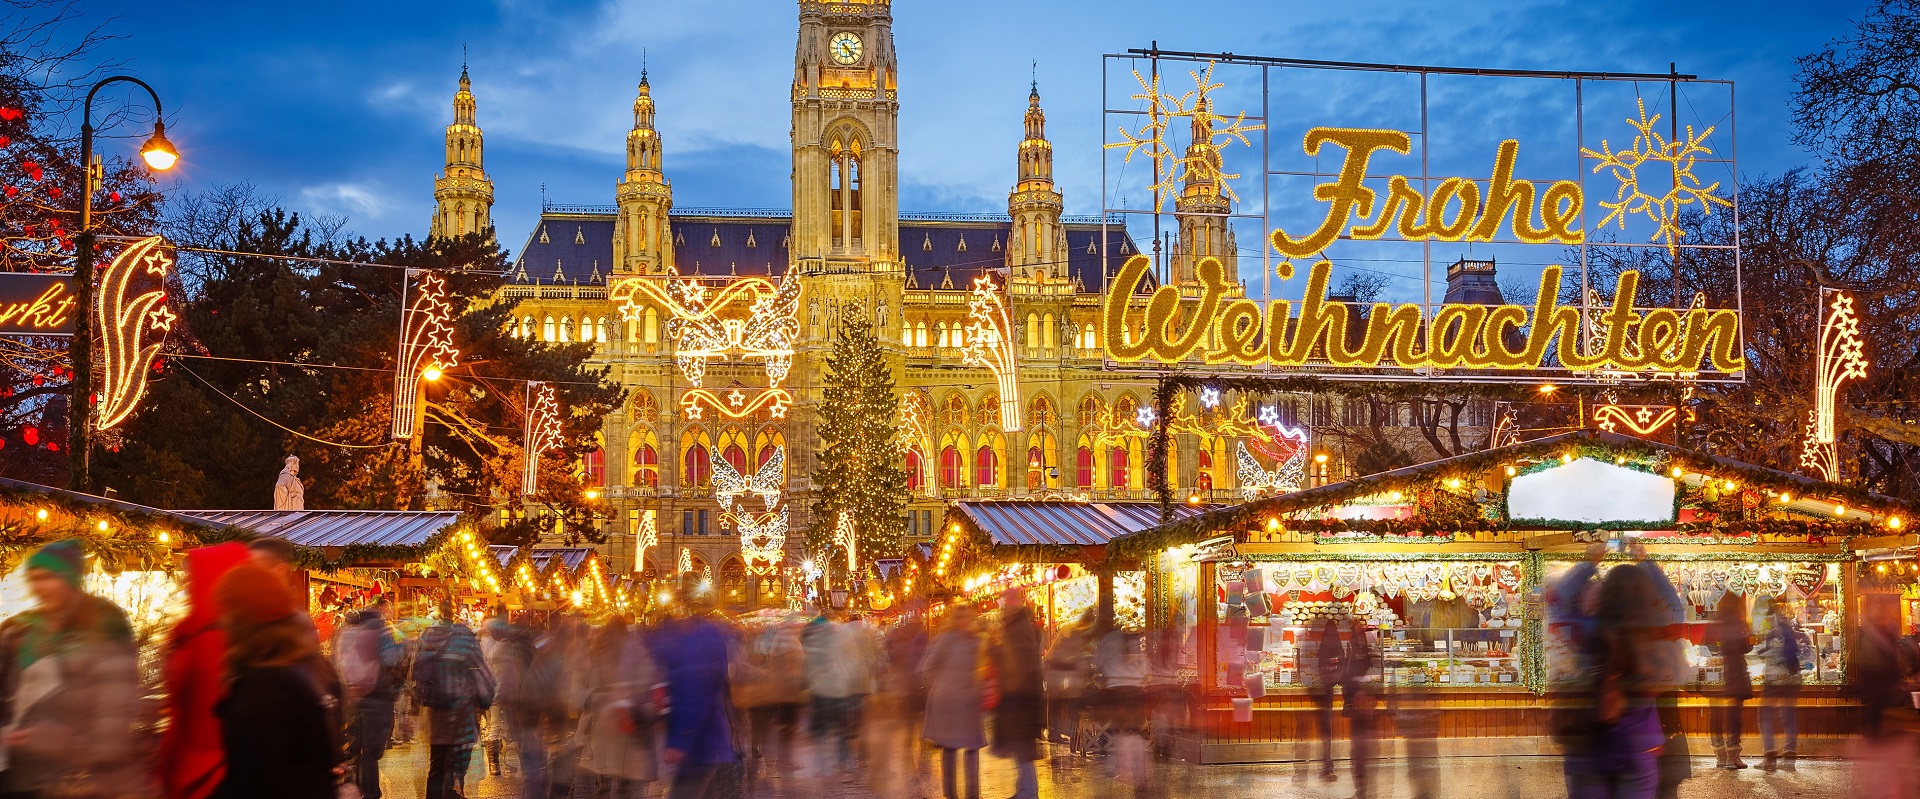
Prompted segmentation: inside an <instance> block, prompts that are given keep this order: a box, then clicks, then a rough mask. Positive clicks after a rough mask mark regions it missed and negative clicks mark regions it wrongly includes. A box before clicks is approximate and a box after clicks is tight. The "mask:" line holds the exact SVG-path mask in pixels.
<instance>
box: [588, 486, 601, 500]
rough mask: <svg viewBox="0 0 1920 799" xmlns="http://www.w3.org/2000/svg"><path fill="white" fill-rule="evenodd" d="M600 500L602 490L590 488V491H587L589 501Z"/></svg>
mask: <svg viewBox="0 0 1920 799" xmlns="http://www.w3.org/2000/svg"><path fill="white" fill-rule="evenodd" d="M599 498H600V490H599V489H597V488H589V489H587V499H589V500H595V499H599Z"/></svg>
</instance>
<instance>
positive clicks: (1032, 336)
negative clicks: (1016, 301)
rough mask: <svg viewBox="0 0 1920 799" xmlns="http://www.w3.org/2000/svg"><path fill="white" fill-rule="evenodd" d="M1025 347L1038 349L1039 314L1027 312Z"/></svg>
mask: <svg viewBox="0 0 1920 799" xmlns="http://www.w3.org/2000/svg"><path fill="white" fill-rule="evenodd" d="M1027 349H1030V350H1037V349H1040V315H1039V314H1036V313H1029V314H1027Z"/></svg>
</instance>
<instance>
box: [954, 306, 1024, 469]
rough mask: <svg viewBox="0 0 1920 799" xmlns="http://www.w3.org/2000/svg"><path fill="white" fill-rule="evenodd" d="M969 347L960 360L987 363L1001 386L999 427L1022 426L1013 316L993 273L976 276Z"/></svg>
mask: <svg viewBox="0 0 1920 799" xmlns="http://www.w3.org/2000/svg"><path fill="white" fill-rule="evenodd" d="M967 319H968V323H967V328H966V329H967V348H966V350H965V351H964V352H963V353H962V354H961V362H962V363H964V364H966V365H968V366H979V367H985V368H986V369H987V371H990V372H992V373H993V378H994V381H995V382H996V383H997V384H998V386H999V390H1000V429H1001V430H1003V431H1006V432H1009V433H1011V432H1015V431H1018V430H1019V429H1020V426H1021V423H1022V420H1021V418H1020V374H1019V371H1018V367H1017V366H1016V364H1017V360H1016V358H1015V356H1014V352H1013V318H1012V315H1011V314H1009V313H1008V311H1007V303H1006V300H1003V299H1001V297H1000V292H999V291H998V290H996V287H995V286H994V285H993V279H992V278H990V277H976V278H974V279H973V301H972V302H971V303H970V304H969V305H968V307H967Z"/></svg>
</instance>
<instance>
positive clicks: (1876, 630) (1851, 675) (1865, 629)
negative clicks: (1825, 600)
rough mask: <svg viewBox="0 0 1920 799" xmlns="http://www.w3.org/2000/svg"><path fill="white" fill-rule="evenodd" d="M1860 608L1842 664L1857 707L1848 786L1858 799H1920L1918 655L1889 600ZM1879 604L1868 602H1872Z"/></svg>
mask: <svg viewBox="0 0 1920 799" xmlns="http://www.w3.org/2000/svg"><path fill="white" fill-rule="evenodd" d="M1868 599H1869V600H1870V601H1867V602H1865V603H1862V607H1861V610H1862V611H1863V612H1862V613H1861V615H1862V617H1863V619H1862V621H1863V623H1862V624H1861V626H1860V635H1859V642H1858V643H1857V644H1855V646H1854V651H1853V657H1852V658H1850V659H1849V662H1848V664H1847V666H1848V668H1847V693H1849V694H1851V695H1852V696H1853V697H1854V698H1855V699H1857V700H1858V701H1859V702H1860V704H1861V724H1860V738H1859V740H1857V741H1855V742H1854V751H1853V763H1854V777H1853V784H1854V785H1855V786H1856V788H1857V789H1859V792H1860V793H1861V795H1862V797H1863V799H1911V798H1912V797H1914V796H1920V779H1916V775H1915V773H1914V769H1913V759H1914V758H1913V753H1914V746H1915V727H1916V726H1920V718H1916V716H1915V711H1914V701H1913V699H1912V696H1913V694H1912V692H1914V691H1920V649H1917V648H1916V647H1915V645H1914V642H1913V639H1912V638H1911V637H1905V636H1901V635H1900V634H1899V632H1898V627H1899V623H1900V609H1899V606H1898V605H1896V604H1895V603H1894V602H1892V601H1884V600H1890V599H1892V597H1885V596H1882V597H1873V596H1871V595H1870V596H1869V597H1868ZM1875 599H1879V600H1883V601H1871V600H1875Z"/></svg>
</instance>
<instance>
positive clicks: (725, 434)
mask: <svg viewBox="0 0 1920 799" xmlns="http://www.w3.org/2000/svg"><path fill="white" fill-rule="evenodd" d="M720 457H722V458H724V459H726V461H727V465H729V466H732V467H733V470H734V471H736V472H739V473H740V474H747V473H749V472H750V471H752V470H751V469H748V468H747V436H746V434H745V433H742V432H740V428H738V427H729V428H727V429H725V430H723V431H721V432H720Z"/></svg>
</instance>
